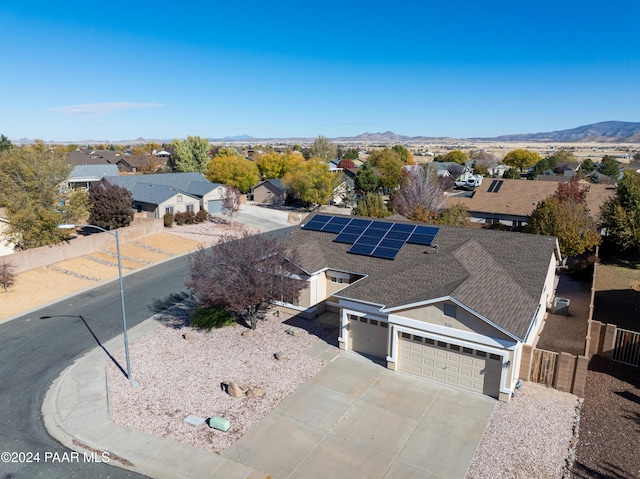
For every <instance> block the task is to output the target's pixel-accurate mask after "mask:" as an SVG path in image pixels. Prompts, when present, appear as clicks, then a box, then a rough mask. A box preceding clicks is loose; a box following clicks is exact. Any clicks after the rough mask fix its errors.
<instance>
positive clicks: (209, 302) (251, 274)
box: [186, 232, 307, 329]
mask: <svg viewBox="0 0 640 479" xmlns="http://www.w3.org/2000/svg"><path fill="white" fill-rule="evenodd" d="M297 259H298V254H297V251H296V250H295V249H285V248H284V247H283V245H282V243H280V242H279V241H278V240H277V239H276V238H273V237H269V236H266V235H250V234H249V233H246V232H245V233H244V235H243V236H242V237H241V238H235V237H233V236H229V235H226V236H223V237H221V238H220V239H219V240H218V242H217V244H216V245H215V246H214V247H213V248H210V249H204V248H200V249H199V250H198V251H197V252H196V253H195V255H194V256H193V259H192V260H191V261H190V264H189V267H190V272H189V278H188V279H187V281H186V286H187V287H188V288H191V289H192V290H193V291H194V292H195V293H196V295H197V297H198V299H199V301H200V304H201V305H203V306H218V305H222V306H225V307H226V308H227V309H229V310H230V311H233V312H234V313H235V314H236V316H237V317H238V318H239V319H242V320H244V321H245V322H246V323H247V324H250V325H251V329H256V327H257V325H258V321H260V320H262V319H264V316H265V314H266V312H267V310H268V308H269V306H270V305H271V304H272V303H273V302H274V301H283V302H293V301H295V300H296V299H297V298H298V296H299V294H300V291H302V290H303V289H304V287H305V286H306V284H307V283H306V281H304V280H303V279H301V278H300V276H299V274H300V273H301V271H300V269H299V268H298V267H297V266H296V264H297Z"/></svg>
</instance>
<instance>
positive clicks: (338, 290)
mask: <svg viewBox="0 0 640 479" xmlns="http://www.w3.org/2000/svg"><path fill="white" fill-rule="evenodd" d="M285 241H286V242H287V244H289V245H291V246H293V247H296V248H297V251H298V253H299V258H298V261H297V262H296V264H297V266H298V267H299V268H300V269H299V276H300V277H301V278H303V279H305V280H306V281H307V282H308V286H307V288H306V289H305V290H303V292H302V293H301V294H300V296H299V298H298V299H297V300H296V301H289V302H285V301H284V299H283V302H281V303H280V305H281V307H284V308H287V309H288V310H290V311H296V312H298V314H300V315H302V316H306V317H310V318H313V317H315V316H317V315H318V314H319V313H321V312H324V311H327V310H328V311H333V312H337V313H338V314H339V318H340V319H339V321H340V327H339V337H338V342H339V345H340V347H341V348H342V349H346V350H352V351H355V352H358V353H361V354H363V355H365V356H369V357H372V358H375V359H376V360H379V361H383V362H385V363H386V366H387V367H388V368H389V369H393V370H398V371H403V372H405V373H408V374H413V375H416V376H420V377H423V378H427V379H430V380H433V381H437V382H441V383H444V384H448V385H453V386H457V387H460V388H463V389H467V390H470V391H475V392H478V393H482V394H486V395H489V396H491V397H494V398H498V399H500V400H503V401H508V400H509V398H510V397H511V395H512V394H513V392H514V388H515V387H516V385H517V382H518V379H519V378H518V372H519V369H520V361H521V355H522V348H523V346H524V345H532V346H534V345H535V344H536V343H537V339H538V336H539V333H540V331H541V329H542V327H543V323H544V318H545V314H546V310H547V308H548V307H550V306H551V305H552V303H553V297H554V279H555V268H556V264H557V262H558V261H559V260H560V259H561V258H560V251H559V247H558V242H557V239H556V238H555V237H548V236H538V235H528V234H514V233H509V232H503V231H494V230H483V229H473V228H455V227H445V226H442V227H434V226H426V225H420V224H416V223H410V222H406V221H404V222H403V221H388V220H372V219H365V218H357V217H353V216H332V215H322V214H319V215H314V216H313V217H311V218H309V219H307V220H306V221H305V224H304V225H303V226H302V227H300V228H297V229H295V230H294V231H293V232H292V233H291V234H290V235H289V236H288V237H287V238H286V239H285Z"/></svg>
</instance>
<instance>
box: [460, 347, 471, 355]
mask: <svg viewBox="0 0 640 479" xmlns="http://www.w3.org/2000/svg"><path fill="white" fill-rule="evenodd" d="M462 352H463V353H467V354H473V349H471V348H462Z"/></svg>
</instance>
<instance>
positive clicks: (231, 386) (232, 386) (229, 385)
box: [222, 381, 244, 398]
mask: <svg viewBox="0 0 640 479" xmlns="http://www.w3.org/2000/svg"><path fill="white" fill-rule="evenodd" d="M222 389H224V391H225V392H226V393H227V394H228V395H229V396H231V397H234V398H241V397H244V391H243V390H242V388H241V387H240V386H238V385H237V384H236V383H235V382H233V381H225V382H223V383H222Z"/></svg>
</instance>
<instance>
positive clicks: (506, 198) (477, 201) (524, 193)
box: [445, 178, 615, 219]
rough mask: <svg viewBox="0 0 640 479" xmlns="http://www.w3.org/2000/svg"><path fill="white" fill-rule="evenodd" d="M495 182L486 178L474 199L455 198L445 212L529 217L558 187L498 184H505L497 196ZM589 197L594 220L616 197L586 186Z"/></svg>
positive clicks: (609, 191)
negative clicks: (459, 207) (457, 208)
mask: <svg viewBox="0 0 640 479" xmlns="http://www.w3.org/2000/svg"><path fill="white" fill-rule="evenodd" d="M493 181H494V180H493V179H492V178H485V179H484V181H483V182H482V185H480V186H479V187H478V188H476V190H475V192H474V193H473V195H472V196H471V197H458V196H455V197H454V196H452V197H449V198H447V200H446V201H445V208H449V207H450V206H451V205H453V204H455V203H462V204H463V205H465V206H466V207H467V208H468V209H469V212H478V213H493V214H499V215H500V214H502V215H514V216H529V215H530V214H531V213H532V212H533V210H534V209H535V207H536V205H537V204H538V202H540V201H542V200H544V199H545V198H548V197H549V196H551V195H553V194H554V193H555V192H556V190H557V188H558V183H556V182H549V181H528V180H511V179H505V180H502V179H501V180H497V181H502V187H501V188H500V190H499V191H498V193H490V192H489V188H490V187H491V184H492V183H493ZM584 184H585V185H586V186H587V187H588V188H589V191H588V193H587V207H588V208H589V211H590V213H591V215H592V216H593V218H595V219H597V218H598V217H599V215H600V205H601V204H602V203H603V202H604V200H606V199H607V198H609V197H611V196H613V195H614V194H615V188H613V187H612V186H611V185H603V184H590V183H586V182H585V183H584Z"/></svg>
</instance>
